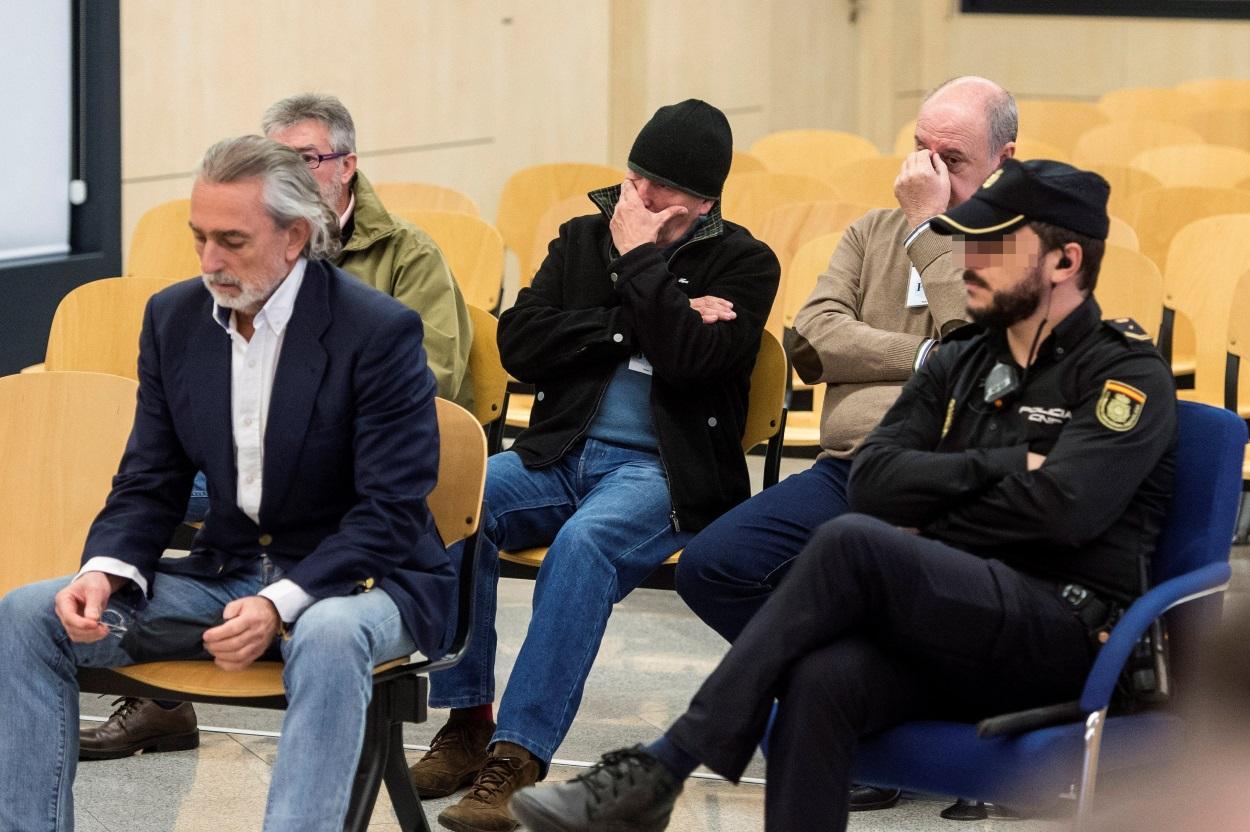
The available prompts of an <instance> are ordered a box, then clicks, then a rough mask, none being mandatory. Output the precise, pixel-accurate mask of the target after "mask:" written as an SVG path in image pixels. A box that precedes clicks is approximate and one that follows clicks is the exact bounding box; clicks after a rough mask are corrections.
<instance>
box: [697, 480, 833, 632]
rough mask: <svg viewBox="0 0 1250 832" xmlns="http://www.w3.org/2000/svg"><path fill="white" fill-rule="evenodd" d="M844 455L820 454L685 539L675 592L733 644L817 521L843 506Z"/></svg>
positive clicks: (784, 571)
mask: <svg viewBox="0 0 1250 832" xmlns="http://www.w3.org/2000/svg"><path fill="white" fill-rule="evenodd" d="M850 473H851V461H850V460H848V459H829V458H822V459H818V460H817V461H816V464H814V465H813V466H812V467H811V468H809V469H808V470H806V471H802V472H800V473H798V474H792V475H790V476H789V477H786V478H785V479H784V480H782V481H781V482H779V483H777V484H776V485H774V486H773V487H771V488H766V489H764V490H763V491H761V492H760V493H759V494H756V495H755V496H754V497H752V498H751V499H749V500H747V501H746V502H744V503H740V504H739V505H738V506H737V507H735V508H733V509H732V510H730V511H728V512H726V513H725V514H724V515H722V516H721V517H720V518H718V519H717V520H716V521H715V522H714V523H712V524H711V525H710V526H708V527H707V528H705V529H703V531H701V532H699V533H698V534H697V535H695V536H694V538H693V539H692V540H691V541H690V542H689V543H687V544H686V548H685V549H684V550H683V551H682V553H681V560H679V561H678V563H677V572H676V574H675V575H674V578H673V580H674V583H675V586H676V588H677V593H678V594H679V595H681V598H682V600H683V601H685V602H686V604H687V605H688V606H689V607H690V609H692V610H694V613H695V615H697V616H699V618H701V619H703V621H704V623H706V624H707V625H708V626H709V627H711V628H712V629H713V630H715V631H716V632H718V633H720V634H721V635H722V636H724V638H725V640H726V641H734V640H735V639H736V638H738V634H739V633H741V632H742V628H743V627H745V626H746V625H747V622H748V621H750V620H751V617H752V616H754V615H755V613H757V612H759V609H760V607H762V606H764V602H765V601H767V600H768V596H769V595H771V594H772V592H773V590H774V589H776V588H777V585H778V584H779V583H780V582H781V579H782V578H783V577H784V576H785V574H786V573H787V572H788V571H789V569H790V564H791V563H792V562H793V561H794V559H795V558H796V557H798V554H799V552H801V551H803V547H804V546H806V545H807V541H808V540H810V539H811V537H812V532H814V531H816V529H817V528H818V527H819V526H820V524H822V523H825V522H828V521H829V520H832V519H833V518H834V517H837V516H838V515H839V514H842V513H843V512H845V511H846V509H847V502H846V482H847V479H848V478H849V476H850Z"/></svg>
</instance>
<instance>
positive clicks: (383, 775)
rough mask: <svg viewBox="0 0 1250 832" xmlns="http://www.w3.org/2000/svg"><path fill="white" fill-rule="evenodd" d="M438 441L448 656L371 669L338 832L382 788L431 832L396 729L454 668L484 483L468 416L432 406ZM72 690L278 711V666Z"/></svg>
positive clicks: (145, 671)
mask: <svg viewBox="0 0 1250 832" xmlns="http://www.w3.org/2000/svg"><path fill="white" fill-rule="evenodd" d="M435 404H436V406H437V408H438V426H439V435H440V443H439V446H440V449H439V463H438V483H437V485H435V487H434V490H433V491H432V492H430V495H429V497H428V498H427V499H426V502H427V504H428V505H429V507H430V513H431V514H433V516H434V520H435V523H436V524H437V526H438V531H439V534H441V535H442V538H443V542H444V543H445V544H446V545H449V546H450V545H451V544H452V543H455V542H457V541H462V540H463V541H464V549H463V554H462V555H461V558H460V563H459V565H458V566H459V570H460V573H459V575H460V580H459V607H458V614H457V621H456V635H455V638H454V640H453V644H452V649H451V652H450V653H449V654H448V655H447V656H444V657H442V658H437V659H419V660H416V661H414V660H412V659H411V658H405V659H396V660H394V661H390V662H386V663H384V664H381V665H379V666H378V667H377V668H375V669H374V676H373V698H372V701H371V702H370V703H369V712H368V719H367V722H366V725H365V737H364V746H363V747H362V750H361V754H360V765H359V767H358V768H357V771H356V781H355V784H354V786H353V788H352V799H351V804H350V806H349V808H348V812H347V822H346V824H345V827H346V828H347V829H349V830H352V831H353V832H364V830H365V828H366V827H367V826H368V823H369V818H370V816H371V815H372V814H373V807H374V803H375V801H376V800H377V795H378V790H379V789H380V788H381V785H382V782H383V781H385V783H386V789H387V792H388V793H389V794H390V798H391V803H392V805H393V806H394V808H395V814H396V815H398V817H399V822H400V826H401V828H403V829H417V830H426V832H428V830H429V828H430V827H429V824H428V823H427V821H426V819H425V813H424V812H423V811H422V810H421V801H420V799H419V798H418V797H417V793H416V790H415V789H414V788H413V786H412V781H411V779H410V778H409V776H408V764H407V761H406V760H405V759H404V747H403V723H404V722H423V721H425V719H426V699H427V691H426V688H427V685H428V680H427V679H426V677H425V675H424V674H428V673H430V672H432V671H434V670H441V669H443V668H446V667H450V666H451V665H453V664H455V663H456V662H457V661H459V659H460V656H461V654H462V653H463V650H464V646H465V645H466V643H467V640H468V637H469V631H470V627H471V623H472V616H473V580H474V574H475V569H476V563H477V550H478V535H479V528H478V524H479V521H480V519H481V513H482V493H483V489H484V487H485V482H486V437H485V435H484V434H483V433H482V428H481V426H480V425H479V424H478V422H477V420H476V418H475V417H474V416H473V414H471V413H469V412H468V411H466V410H465V409H464V408H462V407H459V406H458V405H455V404H453V403H451V402H448V401H444V400H443V399H437V400H436V401H435ZM78 680H79V687H80V688H81V690H83V691H85V692H88V693H106V694H115V695H119V696H138V697H144V698H152V699H169V700H177V701H186V702H212V703H215V704H227V705H243V706H247V707H253V708H269V709H279V710H280V709H285V707H286V694H285V689H284V687H283V684H282V663H281V662H272V661H262V662H256V663H254V664H253V665H252V666H251V667H249V668H247V669H246V670H243V671H238V672H229V671H224V670H219V669H218V668H217V666H216V665H214V664H213V663H212V662H208V661H167V662H150V663H147V664H137V665H132V666H130V667H122V668H115V669H112V670H97V669H92V668H80V669H79V672H78Z"/></svg>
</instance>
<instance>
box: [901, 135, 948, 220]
mask: <svg viewBox="0 0 1250 832" xmlns="http://www.w3.org/2000/svg"><path fill="white" fill-rule="evenodd" d="M894 197H895V198H896V199H897V200H898V206H899V207H900V208H902V209H903V214H904V215H905V216H906V217H907V222H908V224H909V225H911V227H912V228H915V227H916V226H918V225H920V223H922V222H924V221H925V220H927V219H931V218H933V217H936V216H937V215H938V214H940V213H942V212H943V211H945V210H946V209H947V207H948V206H949V205H950V200H951V178H950V174H949V173H948V172H947V170H946V163H945V162H944V161H942V157H941V156H939V155H938V154H937V153H934V152H932V151H930V150H923V149H921V150H917V151H916V152H915V153H910V154H908V156H907V158H906V159H904V160H903V168H902V170H900V171H899V173H898V177H897V178H896V179H895V180H894Z"/></svg>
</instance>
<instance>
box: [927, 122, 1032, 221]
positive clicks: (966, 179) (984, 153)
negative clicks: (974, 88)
mask: <svg viewBox="0 0 1250 832" xmlns="http://www.w3.org/2000/svg"><path fill="white" fill-rule="evenodd" d="M989 143H990V138H989V123H988V121H987V119H986V117H985V104H984V102H983V101H982V100H981V99H977V98H967V99H966V98H957V99H955V100H950V99H943V98H934V99H931V100H930V101H929V102H928V103H927V104H925V105H924V107H922V108H921V110H920V114H919V116H918V117H917V119H916V149H917V150H929V151H931V152H933V153H936V154H938V155H939V156H941V157H942V161H943V162H945V163H946V168H947V170H948V171H949V172H950V180H951V198H950V204H949V205H947V206H946V207H947V208H954V207H955V206H956V205H959V204H960V203H961V202H964V201H965V200H967V199H968V197H970V196H972V195H973V194H974V193H976V190H977V188H979V187H980V186H981V183H982V182H984V181H985V180H986V178H987V177H988V176H989V175H990V174H991V173H993V172H994V171H995V170H997V169H998V167H999V166H1000V165H1001V164H1002V161H1003V159H1005V158H1007V157H1008V156H1010V155H1011V154H1012V153H1013V152H1014V151H1015V145H1014V143H1010V142H1009V143H1008V144H1007V146H1006V147H1004V148H1003V149H1002V151H1000V152H999V153H996V154H991V153H990V150H989Z"/></svg>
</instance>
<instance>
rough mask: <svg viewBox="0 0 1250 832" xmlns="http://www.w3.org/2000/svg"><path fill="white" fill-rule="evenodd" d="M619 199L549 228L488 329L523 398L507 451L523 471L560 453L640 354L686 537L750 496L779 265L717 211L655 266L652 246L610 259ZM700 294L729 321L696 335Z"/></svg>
mask: <svg viewBox="0 0 1250 832" xmlns="http://www.w3.org/2000/svg"><path fill="white" fill-rule="evenodd" d="M619 195H620V188H619V187H614V188H608V189H604V190H602V191H595V192H593V193H591V194H590V198H591V199H592V200H593V201H594V202H595V203H596V204H597V205H598V206H599V208H600V210H601V213H600V214H597V215H592V216H585V217H577V218H575V219H572V220H569V221H568V222H567V223H565V224H564V225H563V226H561V228H560V235H559V237H557V238H556V239H555V240H553V241H552V242H551V246H550V247H549V249H548V252H547V258H546V260H544V261H543V264H542V266H541V267H540V268H539V270H538V273H537V274H536V275H535V277H534V282H533V285H532V286H531V287H529V288H527V289H523V290H522V291H521V293H520V295H519V296H518V297H517V302H516V305H515V306H513V307H512V308H511V309H509V310H508V311H506V312H504V313H503V315H502V316H501V317H500V319H499V351H500V355H501V357H502V358H503V363H504V366H505V367H506V368H507V369H508V371H509V372H510V373H512V375H514V376H515V377H516V378H518V379H520V380H521V381H526V382H530V383H532V384H534V386H535V397H534V398H535V401H534V409H533V411H532V414H531V417H530V426H529V428H528V429H526V430H525V431H524V432H523V433H522V434H521V435H520V436H519V437H518V438H517V440H516V443H515V444H514V445H513V446H512V449H513V450H514V451H516V452H517V453H518V454H519V455H520V457H521V460H522V461H523V462H524V463H525V464H526V465H527V466H529V467H531V468H536V467H542V466H545V465H550V464H552V463H554V462H555V461H557V460H558V459H560V457H562V456H563V455H564V454H566V453H568V451H569V450H570V449H571V448H572V447H573V446H574V444H575V443H576V442H577V441H578V440H580V439H581V438H582V437H583V436H584V435H585V433H586V430H587V428H588V427H589V426H590V423H591V420H592V419H593V418H594V416H595V412H596V410H597V409H598V407H599V402H600V400H601V399H602V397H603V393H604V391H605V390H606V389H607V386H608V382H609V381H610V380H611V378H612V374H613V372H614V370H615V369H616V367H617V366H618V365H619V364H620V363H621V361H623V360H626V359H627V358H628V357H629V356H631V355H633V354H635V353H638V352H641V353H642V354H643V355H644V356H646V358H647V359H648V360H649V361H650V362H651V364H652V366H653V367H654V375H653V376H652V380H651V409H652V416H653V418H654V420H655V429H656V435H657V436H658V438H659V444H660V458H661V461H662V462H663V464H664V468H665V471H666V472H667V474H668V482H669V493H670V495H671V497H672V502H673V526H674V528H675V529H677V530H679V531H697V530H698V529H701V528H703V527H704V526H706V525H707V524H708V523H710V522H711V521H712V520H714V519H716V518H717V517H719V516H720V515H721V514H723V513H724V512H725V511H727V510H728V509H730V508H732V507H733V506H734V505H736V504H737V503H739V502H741V501H742V500H745V499H746V498H747V497H748V496H750V493H751V487H750V480H749V478H748V475H747V467H746V460H745V459H744V458H743V455H742V444H741V443H742V429H743V425H744V424H745V421H746V412H747V392H748V388H749V386H750V378H751V369H752V367H754V365H755V355H756V353H757V352H758V351H759V342H760V333H761V332H762V331H763V329H764V322H765V320H767V318H768V310H769V309H770V307H771V306H772V302H773V297H774V296H775V295H776V293H777V284H778V281H779V280H780V267H779V266H778V264H777V258H776V257H775V256H774V255H773V253H772V251H771V250H770V249H769V248H768V246H766V245H764V244H763V243H761V242H759V241H758V240H756V239H755V238H753V237H752V236H751V235H750V233H749V232H748V231H747V230H746V229H744V228H742V227H741V226H738V225H735V224H733V223H730V222H725V221H724V220H722V219H721V216H720V209H719V206H718V207H716V208H713V210H712V212H711V213H710V214H709V215H708V217H707V220H706V221H705V222H704V223H703V225H702V227H701V228H699V230H698V232H697V233H696V234H695V235H694V236H693V237H692V238H691V239H690V240H688V241H687V242H685V243H683V244H682V245H680V246H679V247H678V248H677V249H676V250H675V251H674V252H673V253H672V254H671V255H670V256H669V258H668V259H667V261H666V260H665V257H664V255H663V253H662V252H661V250H660V249H659V248H658V247H657V246H655V245H654V244H648V245H642V246H639V247H637V248H635V249H634V250H632V251H630V252H628V253H627V254H625V255H624V256H620V255H618V254H617V252H616V249H615V248H614V247H613V245H612V235H611V232H610V231H609V229H608V219H609V217H610V216H611V214H612V210H613V207H614V206H615V204H616V200H617V198H618V197H619ZM703 295H715V296H717V297H720V298H724V299H726V300H728V301H731V302H732V303H733V305H734V311H735V312H737V318H735V319H734V320H732V321H720V322H717V323H715V324H705V323H703V321H702V319H701V317H700V316H699V314H698V313H696V312H695V311H694V310H693V309H691V308H690V298H695V297H700V296H703ZM621 509H622V511H628V510H629V507H628V506H622V507H621Z"/></svg>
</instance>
